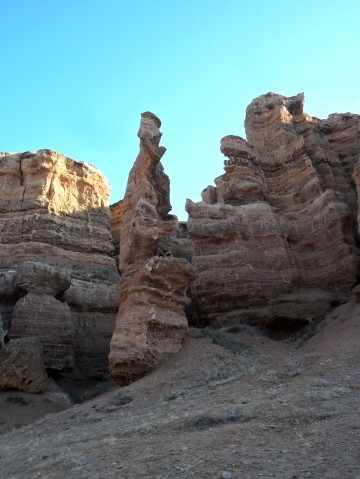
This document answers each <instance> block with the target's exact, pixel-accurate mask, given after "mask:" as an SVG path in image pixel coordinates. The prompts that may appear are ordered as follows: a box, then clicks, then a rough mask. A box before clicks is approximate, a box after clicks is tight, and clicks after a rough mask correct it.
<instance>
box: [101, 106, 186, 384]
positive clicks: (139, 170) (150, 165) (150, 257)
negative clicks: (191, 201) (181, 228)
mask: <svg viewBox="0 0 360 479" xmlns="http://www.w3.org/2000/svg"><path fill="white" fill-rule="evenodd" d="M160 125H161V123H160V120H159V119H158V118H157V117H156V116H155V115H153V114H152V113H149V112H147V113H143V114H142V117H141V125H140V130H139V132H138V136H139V138H140V153H139V155H138V157H137V159H136V162H135V164H134V166H133V168H132V170H131V172H130V175H129V180H128V185H127V189H126V194H125V198H124V201H123V204H122V220H121V227H120V261H119V267H120V271H121V275H122V276H121V294H120V309H119V314H118V317H117V321H116V327H115V331H114V334H113V337H112V340H111V346H110V349H111V351H110V355H109V362H110V374H111V376H112V377H113V379H114V380H115V381H117V382H118V383H119V384H121V385H124V384H127V383H129V382H131V381H132V380H134V379H136V378H137V377H139V376H141V375H143V374H144V373H145V372H147V371H149V370H151V369H152V368H153V367H154V366H155V365H156V364H157V362H158V361H159V360H160V359H161V358H162V357H163V356H164V355H166V354H168V353H174V352H176V351H178V349H179V348H180V346H181V342H182V339H183V338H184V336H185V334H186V331H187V320H186V317H185V314H184V308H185V306H186V305H187V304H188V303H189V299H188V298H187V297H186V294H185V293H186V289H187V287H188V285H189V283H190V282H191V280H192V279H193V269H192V266H191V265H190V263H189V262H188V261H187V260H186V259H184V258H177V257H174V256H173V255H172V251H171V242H172V240H171V238H172V237H176V232H177V230H178V222H177V219H176V217H173V216H171V215H169V214H168V213H169V211H170V209H171V205H170V200H169V178H168V177H167V175H166V174H165V173H164V169H163V166H162V164H161V163H160V159H161V157H162V156H163V154H164V153H165V148H164V147H159V142H160V138H161V133H160V130H159V128H160Z"/></svg>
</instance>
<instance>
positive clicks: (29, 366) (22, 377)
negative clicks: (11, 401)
mask: <svg viewBox="0 0 360 479" xmlns="http://www.w3.org/2000/svg"><path fill="white" fill-rule="evenodd" d="M45 379H46V371H45V367H44V363H43V355H42V346H41V343H40V340H39V339H38V338H35V337H34V338H22V339H13V340H12V341H10V342H9V343H8V344H6V346H5V347H4V348H2V349H0V390H4V389H17V390H19V391H24V392H27V393H40V392H42V391H43V390H44V385H45Z"/></svg>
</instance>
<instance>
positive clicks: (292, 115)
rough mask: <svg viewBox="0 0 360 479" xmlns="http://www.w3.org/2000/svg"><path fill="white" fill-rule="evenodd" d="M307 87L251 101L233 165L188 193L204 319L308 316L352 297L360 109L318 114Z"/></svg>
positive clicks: (220, 322) (299, 320)
mask: <svg viewBox="0 0 360 479" xmlns="http://www.w3.org/2000/svg"><path fill="white" fill-rule="evenodd" d="M303 104H304V96H303V95H302V94H299V95H297V96H295V97H290V98H287V97H284V96H281V95H276V94H272V93H269V94H267V95H263V96H261V97H259V98H256V99H255V100H253V101H252V103H251V104H250V105H249V107H248V108H247V112H246V121H245V129H246V134H247V141H246V140H244V139H243V138H240V137H238V136H227V137H225V138H223V139H222V141H221V151H222V153H223V154H224V155H225V156H226V157H227V159H226V160H225V167H224V169H225V173H224V174H223V175H222V176H220V177H218V178H217V179H216V180H215V184H216V187H214V186H209V187H208V188H206V189H205V190H204V191H203V193H202V201H201V202H198V203H194V202H192V201H191V200H187V204H186V209H187V211H188V213H189V220H188V230H189V234H190V237H191V239H192V241H193V245H194V257H193V262H194V266H195V268H196V270H197V273H198V277H197V279H196V280H195V281H194V283H193V285H192V289H191V290H192V296H193V298H194V300H195V302H196V305H197V314H198V316H199V320H200V321H202V322H203V323H205V324H206V323H207V322H210V323H211V324H213V325H216V326H224V325H231V324H235V323H239V322H242V321H244V322H257V323H261V324H263V325H266V326H269V327H272V326H274V325H276V327H280V328H281V327H282V326H283V327H284V328H285V327H287V326H288V325H291V324H292V325H295V324H298V325H301V324H305V322H307V321H309V320H312V319H313V318H314V317H316V316H319V315H322V314H324V313H325V312H326V311H328V310H329V309H330V308H331V307H332V306H334V305H335V304H339V303H341V302H343V301H346V300H347V299H348V298H349V292H350V291H351V288H352V287H353V286H354V285H355V284H356V282H357V279H358V272H359V250H358V248H357V246H356V242H357V237H358V235H357V226H356V217H357V210H358V208H357V194H356V188H355V185H354V180H353V172H354V168H355V181H356V182H357V184H359V177H360V175H359V173H358V171H359V167H358V166H357V162H358V160H359V152H360V148H359V138H360V136H359V131H360V130H359V118H360V117H359V116H358V115H353V114H342V115H341V114H336V115H331V116H330V117H329V118H328V119H327V120H319V119H317V118H312V117H310V116H309V115H307V114H306V113H304V111H303Z"/></svg>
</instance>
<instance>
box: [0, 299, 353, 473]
mask: <svg viewBox="0 0 360 479" xmlns="http://www.w3.org/2000/svg"><path fill="white" fill-rule="evenodd" d="M359 319H360V305H358V304H356V303H348V304H346V305H343V306H340V307H339V308H337V309H335V310H334V311H333V312H332V313H331V314H330V315H329V316H328V317H327V318H326V320H325V321H323V322H322V323H321V325H320V326H319V328H320V330H319V331H318V332H317V333H316V335H315V336H313V337H312V338H311V339H309V340H307V341H306V342H304V334H303V338H302V339H301V338H300V339H299V340H298V341H297V342H294V341H292V342H291V341H287V342H284V341H283V342H275V341H272V340H270V339H268V338H264V337H262V336H258V335H253V334H249V332H247V331H242V332H238V333H234V332H233V333H228V332H225V331H218V332H216V333H212V332H210V333H206V332H205V333H204V332H202V331H200V330H192V331H191V333H190V336H189V337H188V338H187V339H186V340H185V345H184V348H183V349H182V350H181V352H180V353H178V354H177V355H176V356H174V357H172V358H171V359H169V360H168V361H167V362H166V363H164V364H163V365H162V366H161V367H160V369H158V370H157V371H155V372H153V373H151V374H149V375H148V376H146V377H144V378H142V379H140V380H139V381H137V382H136V383H134V384H132V385H130V386H128V387H125V388H118V387H114V388H113V389H112V390H111V391H110V392H107V393H105V394H103V395H102V396H98V397H96V398H94V399H92V400H90V401H88V402H86V403H83V404H81V405H77V406H74V407H72V408H70V409H67V410H65V411H62V412H59V413H56V414H51V415H48V416H45V417H43V418H42V419H40V420H39V421H37V422H36V423H33V424H31V425H28V426H26V427H23V428H21V429H14V430H13V431H12V432H9V433H6V434H3V435H2V436H0V471H1V473H0V476H1V478H2V477H4V478H7V479H11V478H19V479H20V478H24V479H25V478H26V479H32V478H49V479H50V478H64V477H66V478H69V479H80V478H99V479H100V478H101V479H103V478H121V479H135V478H149V479H150V478H151V479H175V478H179V479H190V478H193V479H195V478H197V479H208V478H232V479H235V478H236V479H252V478H254V479H255V478H262V477H264V478H277V479H302V478H313V479H314V478H316V479H317V478H318V479H320V478H321V479H339V478H341V479H356V478H360V435H359V431H360V420H359V410H360V397H359V387H360V381H359V378H360V368H359V359H360V349H359V332H360V322H359ZM213 341H215V342H217V343H220V342H221V343H222V344H223V346H225V347H223V346H221V345H219V344H214V342H213ZM0 407H1V412H3V411H4V410H3V408H4V403H3V402H0ZM5 407H6V405H5ZM19 407H20V406H19Z"/></svg>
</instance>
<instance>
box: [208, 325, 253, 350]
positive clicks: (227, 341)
mask: <svg viewBox="0 0 360 479" xmlns="http://www.w3.org/2000/svg"><path fill="white" fill-rule="evenodd" d="M201 335H202V337H204V338H210V339H211V340H212V342H213V343H214V344H217V345H218V346H221V347H222V348H224V349H227V350H228V351H231V352H232V353H237V352H239V351H245V350H247V349H249V348H250V345H249V344H247V343H244V342H240V341H236V340H234V339H232V338H229V337H228V336H226V335H225V334H224V333H221V332H219V331H216V330H213V329H208V328H206V329H202V330H201Z"/></svg>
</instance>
